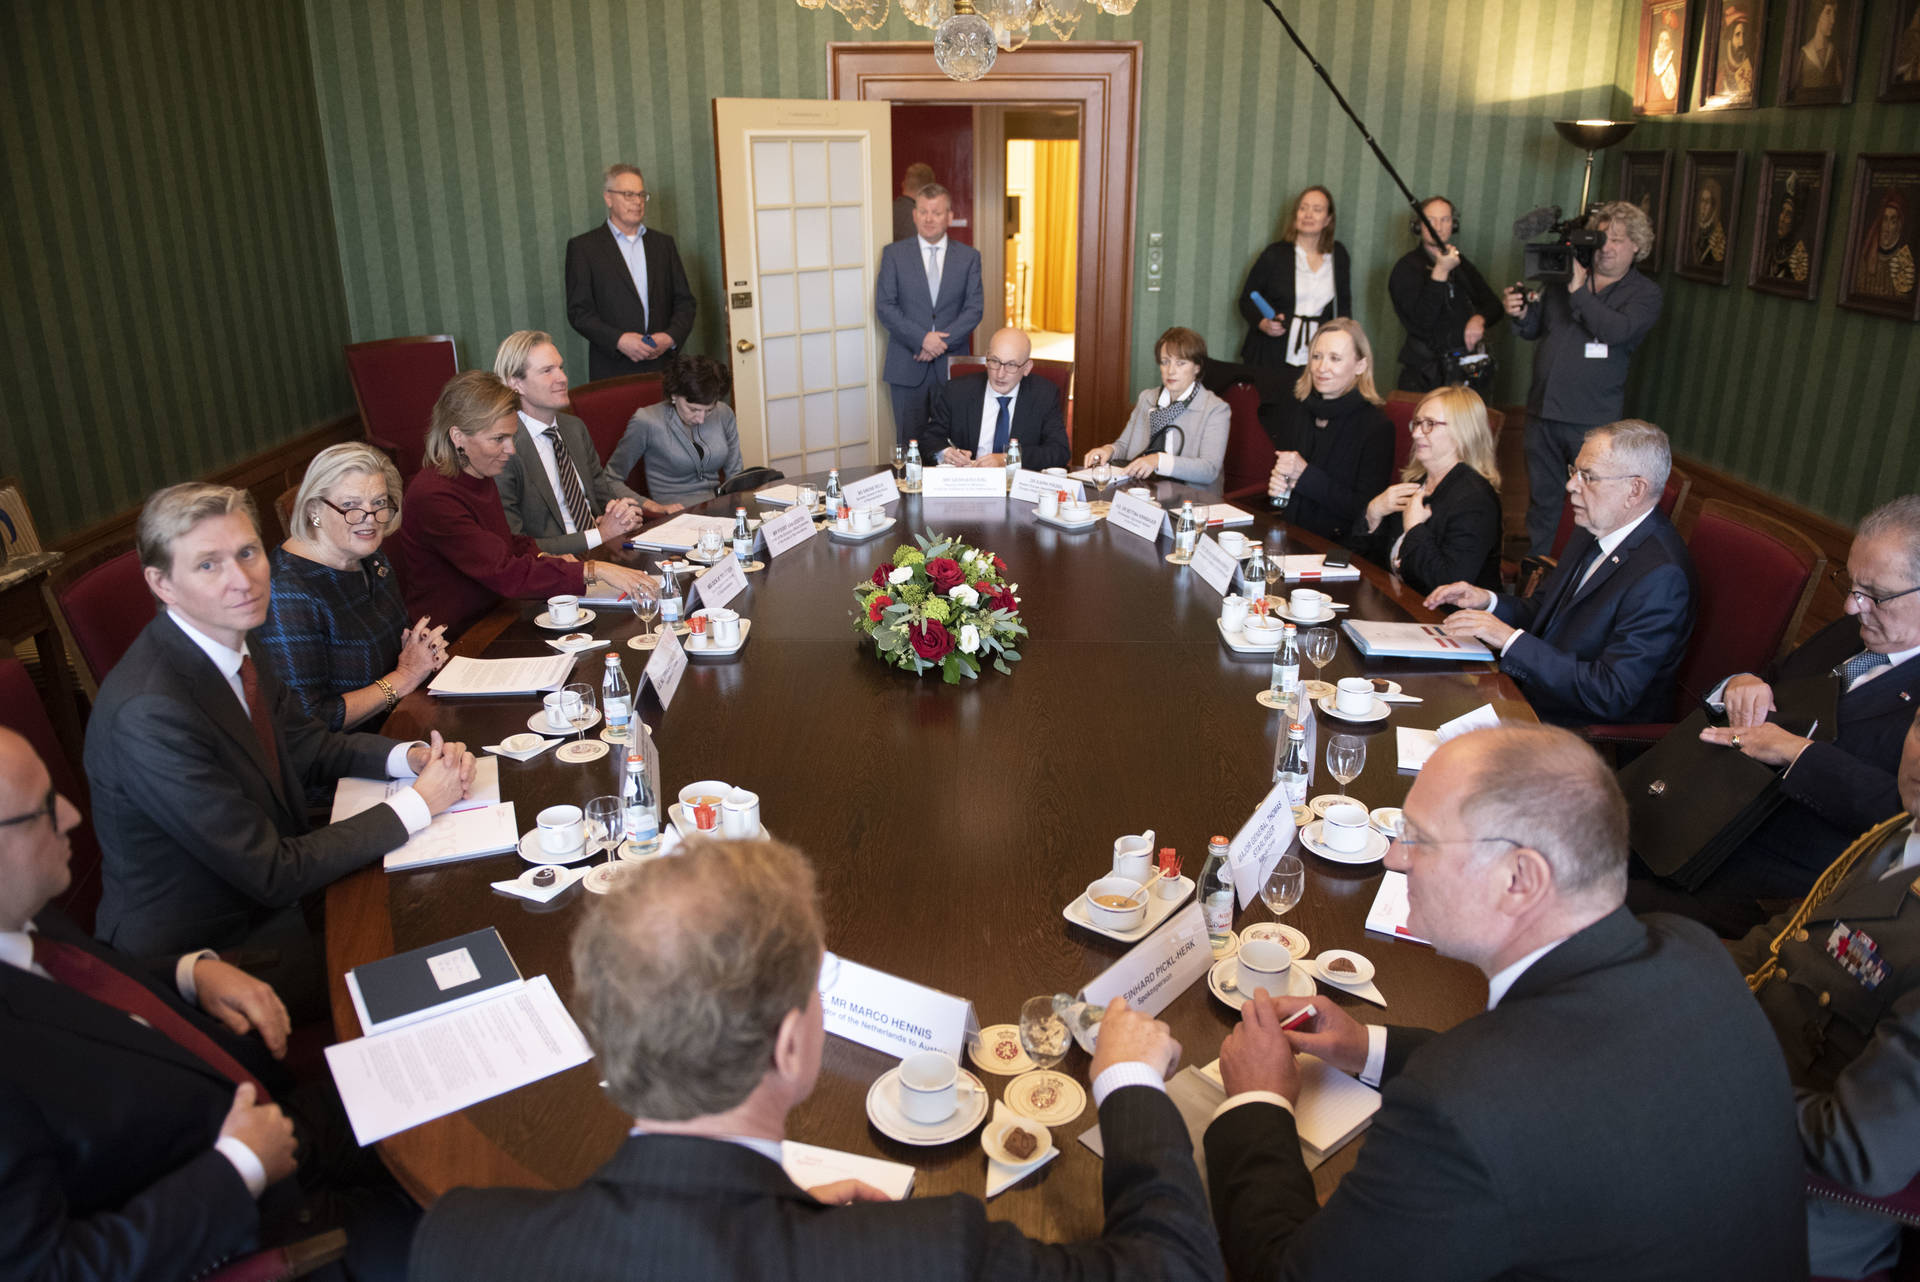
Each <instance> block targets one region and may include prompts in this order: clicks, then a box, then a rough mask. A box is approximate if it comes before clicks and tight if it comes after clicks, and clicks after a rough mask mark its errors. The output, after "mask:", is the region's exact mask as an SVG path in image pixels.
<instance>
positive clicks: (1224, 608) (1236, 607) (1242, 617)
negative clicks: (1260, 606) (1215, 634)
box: [1220, 592, 1248, 632]
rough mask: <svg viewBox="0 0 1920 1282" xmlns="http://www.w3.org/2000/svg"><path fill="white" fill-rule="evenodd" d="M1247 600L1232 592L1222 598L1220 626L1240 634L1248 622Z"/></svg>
mask: <svg viewBox="0 0 1920 1282" xmlns="http://www.w3.org/2000/svg"><path fill="white" fill-rule="evenodd" d="M1247 604H1248V602H1247V599H1246V598H1245V597H1243V596H1241V595H1239V594H1238V593H1233V592H1230V593H1228V594H1227V595H1226V596H1223V597H1221V598H1220V624H1221V626H1222V627H1224V628H1226V630H1227V631H1229V632H1238V631H1240V629H1241V628H1242V627H1244V626H1245V625H1246V622H1247Z"/></svg>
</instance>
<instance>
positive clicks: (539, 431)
mask: <svg viewBox="0 0 1920 1282" xmlns="http://www.w3.org/2000/svg"><path fill="white" fill-rule="evenodd" d="M520 421H521V422H522V423H524V424H526V428H527V439H528V440H530V441H532V442H533V452H534V454H535V455H536V456H537V457H538V458H539V460H540V466H541V467H542V468H543V469H545V471H546V473H547V484H548V485H551V486H552V487H553V497H554V498H555V499H556V500H558V507H559V508H560V523H561V524H562V525H564V526H566V527H567V533H568V534H578V533H579V532H580V527H579V526H577V525H575V524H574V523H573V513H571V512H569V511H567V491H566V488H565V487H564V486H562V485H561V484H560V461H559V460H558V459H556V458H555V457H554V456H553V438H554V435H555V434H556V433H558V432H559V430H560V425H559V424H558V423H542V422H541V421H540V420H539V419H537V418H534V417H533V416H532V415H530V414H528V413H527V412H526V411H525V410H521V411H520ZM573 472H574V475H575V476H577V477H579V478H580V490H581V492H582V493H585V492H586V488H587V475H586V473H585V472H582V471H581V470H580V465H579V464H578V463H575V464H574V465H573ZM587 506H588V508H589V509H591V508H592V506H593V496H592V495H591V494H588V495H587ZM599 546H600V527H599V526H597V525H595V526H591V527H589V528H588V530H587V547H588V548H589V549H592V548H597V547H599Z"/></svg>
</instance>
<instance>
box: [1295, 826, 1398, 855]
mask: <svg viewBox="0 0 1920 1282" xmlns="http://www.w3.org/2000/svg"><path fill="white" fill-rule="evenodd" d="M1320 822H1321V821H1320V820H1318V819H1316V820H1314V821H1313V822H1312V823H1310V824H1308V825H1307V826H1306V827H1305V828H1302V829H1301V830H1300V844H1301V845H1303V846H1305V847H1306V848H1307V849H1308V850H1311V851H1312V852H1313V853H1314V854H1316V855H1318V856H1320V857H1321V858H1322V859H1327V860H1331V861H1332V862H1334V863H1336V864H1372V863H1378V862H1379V861H1380V860H1382V859H1385V858H1386V857H1387V847H1388V846H1391V845H1392V844H1393V843H1392V842H1391V841H1389V840H1388V839H1387V835H1386V834H1385V833H1383V832H1376V831H1374V829H1372V828H1368V829H1367V844H1366V845H1364V846H1362V847H1361V848H1360V850H1359V851H1358V852H1357V853H1355V854H1351V855H1349V854H1345V853H1344V852H1342V851H1338V850H1334V849H1333V848H1331V847H1329V846H1326V845H1324V844H1322V843H1321V840H1320Z"/></svg>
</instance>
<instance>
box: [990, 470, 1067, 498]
mask: <svg viewBox="0 0 1920 1282" xmlns="http://www.w3.org/2000/svg"><path fill="white" fill-rule="evenodd" d="M1061 490H1065V491H1066V492H1067V493H1068V494H1069V495H1071V496H1072V497H1074V498H1076V499H1083V498H1085V497H1087V491H1086V487H1085V486H1083V485H1081V484H1080V482H1078V481H1076V480H1074V479H1072V478H1071V477H1066V476H1049V475H1047V474H1046V473H1045V472H1029V471H1027V470H1026V469H1025V468H1021V469H1020V470H1019V471H1018V472H1015V473H1014V474H1013V484H1012V485H1011V486H1009V487H1008V488H1007V497H1008V498H1010V499H1019V500H1020V501H1021V502H1022V503H1038V502H1039V501H1040V496H1041V495H1042V494H1047V493H1053V494H1058V493H1059V492H1060V491H1061Z"/></svg>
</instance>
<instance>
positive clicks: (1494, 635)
mask: <svg viewBox="0 0 1920 1282" xmlns="http://www.w3.org/2000/svg"><path fill="white" fill-rule="evenodd" d="M1672 468H1673V455H1672V452H1671V450H1670V448H1669V446H1668V444H1667V434H1666V433H1665V432H1663V431H1661V430H1660V429H1659V428H1657V427H1655V426H1654V425H1653V424H1651V423H1645V422H1642V421H1640V420H1639V419H1634V418H1629V419H1623V420H1621V421H1620V422H1618V423H1609V424H1607V425H1606V426H1605V427H1596V428H1594V429H1593V430H1592V431H1590V432H1588V433H1587V436H1586V440H1585V441H1584V442H1583V443H1582V444H1581V446H1580V454H1579V457H1577V458H1576V459H1574V461H1573V462H1572V463H1571V464H1570V465H1569V466H1568V467H1567V483H1566V490H1567V495H1568V501H1569V502H1570V503H1571V504H1572V505H1573V519H1574V523H1575V524H1576V525H1578V526H1579V527H1580V528H1579V530H1578V532H1576V533H1575V534H1574V536H1573V538H1571V539H1569V540H1568V541H1567V546H1566V549H1565V550H1564V551H1563V552H1562V554H1561V556H1560V562H1559V564H1558V565H1556V566H1554V567H1553V569H1552V571H1550V572H1549V573H1548V574H1547V576H1546V577H1545V578H1544V579H1542V580H1541V581H1540V586H1539V587H1538V588H1536V589H1535V590H1534V593H1533V595H1532V596H1530V597H1514V596H1508V595H1506V594H1504V593H1499V592H1490V591H1488V590H1487V589H1486V588H1481V587H1475V586H1474V585H1473V584H1471V583H1449V584H1447V585H1446V586H1445V587H1441V588H1436V589H1434V591H1432V592H1431V593H1429V594H1428V596H1427V600H1426V605H1427V608H1428V609H1430V610H1431V609H1437V608H1438V607H1440V606H1443V605H1451V606H1462V607H1465V608H1463V609H1461V610H1459V611H1458V612H1457V613H1455V614H1454V615H1452V616H1451V617H1450V618H1448V619H1447V621H1446V624H1445V626H1446V630H1447V633H1448V635H1450V636H1457V637H1472V638H1473V639H1474V640H1476V641H1479V642H1481V643H1482V644H1483V645H1486V646H1489V647H1491V648H1492V649H1493V650H1494V651H1495V652H1496V653H1497V654H1498V655H1499V656H1500V670H1501V671H1502V672H1505V673H1506V674H1507V675H1508V676H1510V677H1512V678H1513V679H1514V681H1515V683H1516V684H1518V685H1519V687H1520V689H1521V692H1522V693H1524V694H1525V695H1526V696H1527V702H1529V703H1531V704H1532V705H1533V710H1534V712H1535V713H1537V714H1538V715H1539V717H1540V719H1541V720H1542V721H1545V722H1549V723H1551V724H1555V725H1573V726H1582V725H1590V724H1595V723H1607V722H1616V723H1622V722H1624V723H1633V722H1642V721H1664V720H1667V719H1668V718H1669V717H1670V716H1671V713H1672V707H1671V699H1672V694H1673V679H1674V674H1675V673H1676V672H1677V671H1678V670H1679V668H1680V660H1681V657H1682V656H1683V655H1684V654H1685V653H1686V649H1687V639H1688V638H1689V637H1691V636H1692V635H1693V617H1694V609H1695V599H1696V598H1697V597H1698V595H1699V593H1698V591H1697V589H1696V587H1695V583H1694V575H1693V558H1692V557H1691V556H1689V555H1688V554H1687V545H1686V544H1685V543H1684V542H1683V541H1682V540H1681V538H1680V534H1679V532H1678V531H1676V530H1675V529H1674V528H1673V523H1672V522H1671V521H1669V520H1668V519H1667V518H1666V516H1665V514H1664V513H1662V512H1661V511H1659V508H1658V504H1659V501H1660V492H1661V491H1662V489H1664V488H1665V486H1666V484H1667V473H1668V472H1670V471H1671V470H1672Z"/></svg>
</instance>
